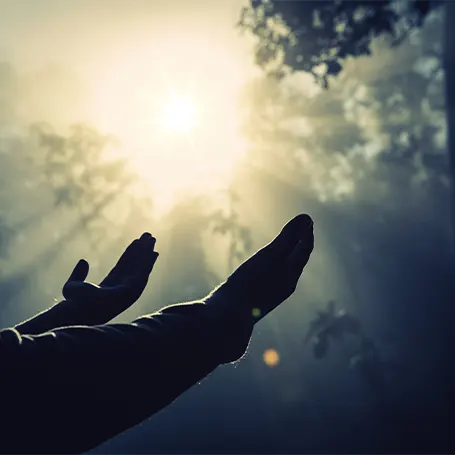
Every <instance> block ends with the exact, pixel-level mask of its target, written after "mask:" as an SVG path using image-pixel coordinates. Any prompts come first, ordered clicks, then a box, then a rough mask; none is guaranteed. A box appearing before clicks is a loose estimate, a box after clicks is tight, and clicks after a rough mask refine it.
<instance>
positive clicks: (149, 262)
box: [142, 251, 159, 278]
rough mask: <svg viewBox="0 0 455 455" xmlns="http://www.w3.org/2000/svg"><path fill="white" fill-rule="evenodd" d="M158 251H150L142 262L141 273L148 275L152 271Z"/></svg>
mask: <svg viewBox="0 0 455 455" xmlns="http://www.w3.org/2000/svg"><path fill="white" fill-rule="evenodd" d="M158 256H159V253H158V252H157V251H151V252H150V253H149V254H148V256H147V257H146V259H145V260H144V261H143V263H142V268H143V273H144V274H145V275H146V276H147V278H148V276H149V275H150V274H151V273H152V270H153V267H154V266H155V263H156V261H157V259H158Z"/></svg>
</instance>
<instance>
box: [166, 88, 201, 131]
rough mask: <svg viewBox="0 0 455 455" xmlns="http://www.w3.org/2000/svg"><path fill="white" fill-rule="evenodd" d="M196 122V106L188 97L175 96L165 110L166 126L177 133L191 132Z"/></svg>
mask: <svg viewBox="0 0 455 455" xmlns="http://www.w3.org/2000/svg"><path fill="white" fill-rule="evenodd" d="M195 122H196V108H195V106H194V103H193V102H192V101H191V100H190V99H189V98H187V97H181V98H179V97H173V98H172V99H171V100H170V101H169V104H167V105H166V107H165V108H164V112H163V124H164V127H166V128H168V129H169V130H171V131H174V132H177V133H183V132H185V133H189V132H190V131H191V130H192V129H193V127H194V124H195Z"/></svg>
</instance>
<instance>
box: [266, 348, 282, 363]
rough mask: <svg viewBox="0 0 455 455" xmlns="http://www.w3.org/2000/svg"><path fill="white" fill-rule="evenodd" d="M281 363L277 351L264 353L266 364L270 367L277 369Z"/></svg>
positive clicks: (272, 350)
mask: <svg viewBox="0 0 455 455" xmlns="http://www.w3.org/2000/svg"><path fill="white" fill-rule="evenodd" d="M279 362H280V356H279V354H278V352H277V351H275V349H267V350H266V351H265V352H264V363H265V364H266V365H267V366H269V367H276V366H277V365H278V363H279Z"/></svg>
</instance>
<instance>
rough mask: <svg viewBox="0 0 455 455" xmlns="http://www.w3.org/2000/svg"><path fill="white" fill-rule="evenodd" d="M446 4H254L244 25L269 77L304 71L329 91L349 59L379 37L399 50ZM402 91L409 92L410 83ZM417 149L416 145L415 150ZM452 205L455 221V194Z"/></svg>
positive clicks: (452, 117)
mask: <svg viewBox="0 0 455 455" xmlns="http://www.w3.org/2000/svg"><path fill="white" fill-rule="evenodd" d="M444 3H445V2H443V1H439V0H435V1H429V0H413V1H403V2H394V1H391V0H371V1H370V0H357V1H345V0H318V1H302V2H297V1H292V0H279V1H278V0H251V1H250V5H249V6H247V7H245V8H243V10H242V13H241V19H240V22H239V26H240V27H241V28H242V29H243V30H247V31H248V32H250V33H252V34H253V35H254V36H255V37H256V38H257V41H256V47H255V56H256V62H257V63H258V65H260V66H261V67H262V68H263V69H264V70H265V71H266V73H267V75H269V76H272V77H276V78H278V79H282V78H284V77H285V76H286V75H288V74H290V73H292V72H299V71H303V72H307V73H309V74H311V75H313V76H314V78H315V79H316V81H317V82H318V83H319V84H320V85H321V86H322V87H323V88H327V87H328V85H329V80H330V78H333V77H334V76H337V75H339V74H340V73H341V72H342V70H343V64H344V63H345V62H346V61H347V59H348V58H349V57H359V56H365V55H371V53H372V43H373V40H374V38H377V37H379V36H387V37H388V38H389V40H390V44H391V45H392V46H397V45H398V44H400V43H402V42H403V39H404V38H405V37H406V36H408V35H409V34H410V33H411V32H412V31H413V30H414V29H415V28H418V27H420V26H421V25H422V24H423V22H424V20H425V18H426V17H427V16H428V15H429V13H430V12H431V11H433V10H435V9H436V8H437V7H439V6H440V5H442V4H444ZM445 8H446V16H445V32H444V45H443V49H441V51H440V52H439V54H440V55H438V57H442V61H443V66H444V70H445V81H446V88H445V108H446V115H447V124H448V141H447V142H448V144H447V145H448V150H449V171H450V176H451V180H452V184H453V182H455V89H454V88H453V84H450V83H448V81H451V80H453V75H454V74H455V34H454V33H453V32H452V30H451V26H452V25H451V24H452V23H453V19H455V2H446V5H445ZM401 82H403V81H401ZM402 88H403V89H405V88H406V87H405V84H403V85H402ZM414 94H417V95H418V92H417V91H415V92H414ZM421 137H423V134H422V135H421ZM414 144H415V143H413V141H410V147H411V148H412V147H413V146H414ZM408 148H409V147H408ZM444 164H445V163H444ZM452 200H453V201H452V217H454V216H455V192H453V191H452ZM452 221H454V220H452ZM454 225H455V223H454Z"/></svg>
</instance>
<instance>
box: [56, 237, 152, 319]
mask: <svg viewBox="0 0 455 455" xmlns="http://www.w3.org/2000/svg"><path fill="white" fill-rule="evenodd" d="M155 242H156V239H155V238H154V237H152V236H151V234H149V233H144V234H142V236H141V238H140V239H136V240H134V241H133V242H132V243H131V245H129V246H128V248H127V249H126V250H125V252H124V253H123V254H122V256H121V257H120V259H119V261H118V262H117V265H116V266H115V267H114V268H113V269H112V270H111V271H110V272H109V274H108V275H107V276H106V278H104V280H103V281H101V283H100V284H99V285H96V284H93V283H89V282H86V281H84V280H85V279H86V278H87V275H88V272H89V264H88V262H87V261H85V260H83V259H82V260H80V261H79V262H78V263H77V265H76V267H75V268H74V270H73V272H72V273H71V275H70V277H69V278H68V281H67V282H66V283H65V285H64V287H63V296H64V297H65V299H66V300H65V301H64V302H61V303H60V304H59V305H62V309H63V310H64V311H65V313H66V314H67V317H68V318H70V319H71V320H72V321H73V322H71V324H73V325H77V324H84V325H97V324H105V323H107V322H109V321H110V320H111V319H113V318H115V317H116V316H118V315H119V314H120V313H122V312H123V311H125V310H126V309H128V308H129V307H130V306H131V305H132V304H133V303H134V302H136V300H137V299H138V298H139V297H140V296H141V294H142V292H143V291H144V289H145V287H146V285H147V281H148V278H149V275H150V273H151V271H152V269H153V266H154V265H155V262H156V260H157V258H158V253H157V252H156V251H154V248H155Z"/></svg>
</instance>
